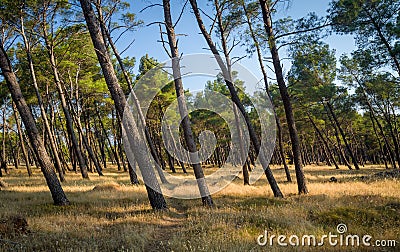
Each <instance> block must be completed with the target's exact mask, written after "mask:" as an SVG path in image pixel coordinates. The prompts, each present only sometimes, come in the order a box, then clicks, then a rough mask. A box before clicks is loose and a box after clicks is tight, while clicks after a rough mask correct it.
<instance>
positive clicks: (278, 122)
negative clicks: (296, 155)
mask: <svg viewBox="0 0 400 252" xmlns="http://www.w3.org/2000/svg"><path fill="white" fill-rule="evenodd" d="M242 7H243V10H244V12H245V15H246V22H247V26H248V27H249V31H250V36H251V38H252V40H253V43H254V46H255V47H256V51H257V59H258V63H259V65H260V69H261V73H262V75H263V79H264V85H265V92H266V93H267V95H268V97H269V99H270V100H271V104H272V108H273V111H274V116H275V122H276V128H277V130H278V132H277V133H278V147H279V155H280V157H281V160H282V164H283V168H284V169H285V174H286V179H287V181H288V182H292V177H291V176H290V171H289V167H288V165H287V162H286V155H285V150H284V148H283V132H282V125H281V120H280V119H279V116H278V114H277V113H276V107H275V105H274V102H273V100H272V97H271V93H270V91H269V85H268V76H267V71H266V70H265V67H264V62H263V56H262V53H261V48H260V44H259V43H258V40H257V37H256V35H255V33H254V30H253V25H252V23H251V20H250V16H249V13H248V12H247V7H246V3H245V2H244V1H243V2H242Z"/></svg>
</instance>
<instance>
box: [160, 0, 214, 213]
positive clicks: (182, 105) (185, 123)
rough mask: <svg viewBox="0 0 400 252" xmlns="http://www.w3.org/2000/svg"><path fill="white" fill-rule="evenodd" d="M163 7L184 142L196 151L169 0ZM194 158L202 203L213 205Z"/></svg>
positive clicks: (189, 148)
mask: <svg viewBox="0 0 400 252" xmlns="http://www.w3.org/2000/svg"><path fill="white" fill-rule="evenodd" d="M163 7H164V21H165V28H166V30H167V35H168V42H169V43H168V44H169V46H170V50H171V57H172V70H173V75H174V83H175V91H176V96H177V98H178V106H179V113H180V116H181V119H182V128H183V133H184V137H185V142H186V145H187V147H188V150H189V151H190V152H191V153H196V152H197V147H196V143H195V141H194V137H193V132H192V128H191V123H190V119H189V112H188V108H187V105H186V98H185V92H184V90H183V84H182V76H181V66H180V62H179V50H178V44H177V42H176V36H175V30H174V26H173V23H172V18H171V7H170V1H169V0H163ZM194 159H195V160H193V159H192V158H191V159H189V160H190V161H191V163H192V166H193V170H194V175H195V177H196V179H197V185H198V187H199V191H200V195H201V199H202V202H203V205H204V206H213V205H214V203H213V200H212V197H211V194H210V192H209V190H208V186H207V183H206V181H205V178H204V173H203V168H202V167H201V164H200V161H199V160H198V159H199V157H198V155H196V157H195V158H194Z"/></svg>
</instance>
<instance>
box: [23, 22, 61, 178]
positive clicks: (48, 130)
mask: <svg viewBox="0 0 400 252" xmlns="http://www.w3.org/2000/svg"><path fill="white" fill-rule="evenodd" d="M20 20H21V30H20V34H21V36H22V38H23V41H24V47H25V52H26V58H27V60H28V64H29V72H30V74H31V78H32V84H33V87H34V89H35V94H36V98H37V99H38V104H39V108H40V114H41V116H42V119H43V124H44V127H45V131H46V133H47V135H48V136H49V139H51V140H50V147H51V151H52V152H53V153H54V161H55V167H56V170H57V172H58V176H59V177H60V180H61V182H63V181H65V177H64V173H63V172H62V165H61V161H60V159H59V157H58V149H57V147H56V145H55V143H54V135H53V132H52V130H51V128H50V124H49V121H48V118H47V114H46V110H45V108H44V105H43V100H42V96H41V95H40V91H39V86H38V83H37V80H36V73H35V67H34V64H33V59H32V55H31V45H30V43H29V41H28V38H27V37H26V34H25V27H24V19H23V18H22V17H21V18H20Z"/></svg>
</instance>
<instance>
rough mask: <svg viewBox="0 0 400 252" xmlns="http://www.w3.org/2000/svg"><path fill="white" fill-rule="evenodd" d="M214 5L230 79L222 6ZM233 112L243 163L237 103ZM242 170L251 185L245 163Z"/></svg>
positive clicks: (244, 178) (245, 179)
mask: <svg viewBox="0 0 400 252" xmlns="http://www.w3.org/2000/svg"><path fill="white" fill-rule="evenodd" d="M214 5H215V9H216V11H217V24H218V28H219V32H220V39H221V43H222V49H223V52H224V56H225V61H226V65H227V69H228V71H227V72H228V74H229V77H228V78H229V80H232V66H231V59H230V55H229V50H228V46H227V41H226V37H225V36H226V33H225V31H224V28H223V22H222V13H221V11H222V10H221V8H220V6H219V3H218V0H214ZM233 114H234V116H235V126H236V130H237V133H238V139H239V145H240V146H239V154H240V155H239V157H240V158H239V160H240V161H239V163H240V164H242V163H244V162H243V161H244V160H245V158H246V155H245V153H244V152H245V151H244V147H245V143H244V142H243V139H244V137H243V132H242V129H241V128H240V123H239V112H238V110H237V107H236V106H235V105H233ZM242 170H243V183H244V185H250V177H249V170H248V169H247V167H246V165H244V164H243V166H242Z"/></svg>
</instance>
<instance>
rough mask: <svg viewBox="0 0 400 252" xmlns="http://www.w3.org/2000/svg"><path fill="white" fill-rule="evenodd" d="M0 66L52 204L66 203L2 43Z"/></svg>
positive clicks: (0, 46)
mask: <svg viewBox="0 0 400 252" xmlns="http://www.w3.org/2000/svg"><path fill="white" fill-rule="evenodd" d="M0 68H1V71H2V73H3V76H4V78H5V80H6V82H7V87H8V89H9V90H10V93H11V96H12V99H13V101H14V103H15V105H16V107H17V109H18V112H19V114H20V115H21V118H22V121H23V122H24V125H25V129H26V131H27V133H28V136H29V140H30V142H31V144H32V148H33V151H34V153H35V154H36V158H37V160H38V163H39V165H40V168H41V170H42V172H43V174H44V176H45V178H46V182H47V185H48V187H49V189H50V192H51V195H52V197H53V201H54V204H55V205H68V204H69V201H68V199H67V197H66V195H65V193H64V191H63V189H62V187H61V184H60V181H59V180H58V178H57V175H56V173H55V172H54V165H53V164H52V163H51V160H50V157H49V155H48V154H47V151H46V148H45V147H44V143H43V140H42V138H41V136H40V133H39V130H38V129H37V127H36V124H35V120H34V119H33V115H32V113H31V111H30V109H29V107H28V105H27V103H26V101H25V98H24V97H23V96H22V92H21V88H20V86H19V83H18V81H17V77H16V76H15V73H14V72H13V70H12V67H11V62H10V60H9V58H8V56H7V54H6V51H5V50H4V48H3V45H0Z"/></svg>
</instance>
